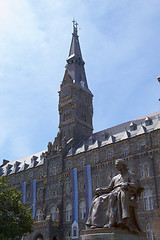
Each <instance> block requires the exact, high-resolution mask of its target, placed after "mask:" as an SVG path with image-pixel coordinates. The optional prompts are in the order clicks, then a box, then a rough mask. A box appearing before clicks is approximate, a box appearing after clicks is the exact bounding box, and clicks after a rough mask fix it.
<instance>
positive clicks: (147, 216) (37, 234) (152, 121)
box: [0, 22, 160, 240]
mask: <svg viewBox="0 0 160 240" xmlns="http://www.w3.org/2000/svg"><path fill="white" fill-rule="evenodd" d="M84 64H85V63H84V60H83V58H82V54H81V49H80V45H79V37H78V33H77V24H76V22H74V23H73V34H72V41H71V47H70V51H69V57H68V58H67V65H66V70H65V73H64V78H63V81H62V84H61V85H60V91H59V132H58V134H57V137H56V138H55V141H54V143H51V142H49V143H48V149H47V150H45V151H42V152H39V153H36V154H33V155H31V156H28V157H25V158H23V159H19V160H16V161H14V162H9V161H7V160H4V161H3V164H2V165H1V167H0V176H2V175H3V176H7V178H8V179H9V181H10V183H11V185H12V186H16V187H17V189H19V190H21V191H22V192H23V195H22V200H23V202H26V204H27V205H28V206H30V205H32V206H33V213H32V216H33V217H34V219H35V222H34V232H33V233H32V234H28V235H27V236H26V237H24V239H25V240H29V239H31V240H42V239H44V240H56V239H57V240H60V239H63V240H64V239H66V240H69V239H79V238H80V234H81V230H83V229H85V222H86V218H87V216H88V211H89V207H90V204H91V200H92V196H94V190H95V189H96V188H97V187H98V186H102V187H104V186H106V185H108V184H109V182H110V180H111V178H112V177H113V176H114V175H115V174H116V170H115V167H114V163H115V160H116V159H118V158H121V157H122V158H124V159H125V161H126V162H127V164H128V166H129V168H131V170H132V171H133V172H135V173H136V175H137V178H139V179H140V181H141V184H142V186H143V187H144V192H143V193H142V194H141V196H140V198H139V199H138V215H139V220H140V225H141V228H142V229H143V231H146V232H147V236H148V238H149V239H150V240H153V239H156V240H158V239H160V236H159V232H158V228H159V223H160V220H159V206H160V187H159V184H160V112H157V113H154V114H150V115H148V116H145V117H141V118H139V119H135V120H132V121H129V122H125V123H122V124H120V125H118V126H114V127H112V128H108V129H105V130H103V131H101V132H97V133H93V125H92V116H93V105H92V98H93V95H92V93H91V91H90V90H89V87H88V84H87V79H86V75H85V68H84Z"/></svg>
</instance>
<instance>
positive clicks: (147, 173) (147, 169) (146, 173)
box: [144, 165, 149, 177]
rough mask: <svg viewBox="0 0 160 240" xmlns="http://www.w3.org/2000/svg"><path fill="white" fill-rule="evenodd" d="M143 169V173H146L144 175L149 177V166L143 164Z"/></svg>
mask: <svg viewBox="0 0 160 240" xmlns="http://www.w3.org/2000/svg"><path fill="white" fill-rule="evenodd" d="M144 170H145V175H146V177H149V166H148V165H145V166H144Z"/></svg>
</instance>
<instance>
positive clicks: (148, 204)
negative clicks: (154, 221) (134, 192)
mask: <svg viewBox="0 0 160 240" xmlns="http://www.w3.org/2000/svg"><path fill="white" fill-rule="evenodd" d="M143 199H144V209H145V210H152V209H153V198H152V190H150V189H146V190H145V191H144V192H143Z"/></svg>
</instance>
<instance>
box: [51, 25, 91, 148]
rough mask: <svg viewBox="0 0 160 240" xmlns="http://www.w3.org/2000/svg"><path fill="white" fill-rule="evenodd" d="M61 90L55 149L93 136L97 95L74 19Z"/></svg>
mask: <svg viewBox="0 0 160 240" xmlns="http://www.w3.org/2000/svg"><path fill="white" fill-rule="evenodd" d="M66 61H67V65H66V70H65V74H64V77H63V81H62V84H61V85H60V91H59V117H60V118H59V119H60V120H59V133H58V135H57V138H56V139H55V142H54V147H55V149H57V146H58V145H59V146H62V145H63V144H64V143H65V144H66V143H71V142H72V146H73V145H76V144H78V143H79V142H80V141H81V140H82V139H83V138H84V137H88V136H90V135H91V134H92V131H93V126H92V116H93V106H92V98H93V95H92V93H91V91H90V90H89V88H88V84H87V78H86V74H85V69H84V64H85V62H84V60H83V58H82V54H81V49H80V44H79V36H78V24H77V22H76V21H74V20H73V33H72V41H71V46H70V50H69V56H68V58H67V60H66Z"/></svg>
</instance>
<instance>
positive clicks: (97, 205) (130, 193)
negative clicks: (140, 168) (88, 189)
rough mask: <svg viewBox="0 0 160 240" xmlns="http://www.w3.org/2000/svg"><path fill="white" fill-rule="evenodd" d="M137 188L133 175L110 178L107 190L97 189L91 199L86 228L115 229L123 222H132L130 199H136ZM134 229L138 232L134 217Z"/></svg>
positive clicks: (129, 173) (127, 173)
mask: <svg viewBox="0 0 160 240" xmlns="http://www.w3.org/2000/svg"><path fill="white" fill-rule="evenodd" d="M138 188H139V184H138V181H137V180H135V178H134V174H133V173H131V172H129V171H127V172H126V173H125V174H124V175H123V176H122V174H121V173H120V174H118V175H116V176H115V177H113V178H112V180H111V183H110V184H109V186H108V187H107V188H102V189H97V190H99V194H98V191H96V193H97V195H96V196H95V197H94V198H93V200H92V204H91V208H90V212H89V216H88V220H87V223H86V225H87V226H88V227H104V226H105V227H115V226H122V225H123V224H124V223H126V221H125V220H127V221H128V220H132V222H133V219H130V218H133V216H131V211H130V206H129V204H130V199H132V198H134V196H135V197H136V194H137V190H138ZM134 214H136V213H134ZM133 225H134V228H136V229H137V231H140V229H139V226H138V223H137V219H136V217H135V216H134V223H133Z"/></svg>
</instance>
